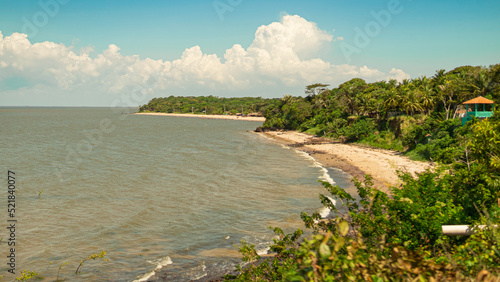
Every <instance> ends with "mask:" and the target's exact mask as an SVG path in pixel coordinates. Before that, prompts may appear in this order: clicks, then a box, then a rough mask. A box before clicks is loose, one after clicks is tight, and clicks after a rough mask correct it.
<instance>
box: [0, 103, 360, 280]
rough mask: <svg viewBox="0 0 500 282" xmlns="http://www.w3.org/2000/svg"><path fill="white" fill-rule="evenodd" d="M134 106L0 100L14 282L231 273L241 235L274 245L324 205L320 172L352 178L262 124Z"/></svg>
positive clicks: (342, 180)
mask: <svg viewBox="0 0 500 282" xmlns="http://www.w3.org/2000/svg"><path fill="white" fill-rule="evenodd" d="M135 111H137V109H128V108H114V109H110V108H33V107H29V108H22V107H8V108H7V107H3V108H0V120H1V122H0V171H1V173H2V175H3V177H2V179H3V181H2V183H3V184H2V185H0V187H1V191H2V192H1V195H2V203H1V205H2V207H3V208H2V209H0V210H1V212H0V218H1V219H2V222H3V224H4V226H5V227H4V228H2V229H1V230H2V231H1V232H0V237H2V241H1V243H0V275H3V276H4V279H5V278H6V279H7V281H11V280H14V279H15V277H20V276H21V271H22V270H27V271H35V272H37V273H39V274H40V275H41V276H43V277H44V278H45V280H46V281H53V280H55V279H56V278H57V277H58V278H59V279H67V280H69V281H146V280H147V279H155V278H157V277H158V276H159V275H160V274H161V275H163V277H168V280H169V281H187V280H195V279H200V278H203V277H206V276H207V275H209V274H210V272H213V271H221V270H233V269H234V267H235V265H236V264H237V263H239V262H241V261H240V260H239V259H238V258H237V247H236V246H238V245H239V243H240V241H241V240H242V239H243V240H245V241H247V242H248V243H250V244H255V245H256V247H257V249H258V250H259V251H260V252H261V253H265V252H266V248H267V246H268V245H269V243H270V242H272V238H273V236H274V234H273V232H272V230H270V229H269V228H268V227H269V226H273V227H274V226H276V227H281V228H283V229H284V230H285V231H288V232H290V231H293V230H294V229H295V228H301V226H302V225H301V221H300V212H302V211H305V212H308V213H312V212H314V211H317V210H319V209H321V207H322V205H321V203H320V201H319V198H318V195H319V194H320V193H325V192H326V191H325V190H324V189H323V186H322V185H321V183H319V182H318V180H330V181H334V182H336V183H337V184H339V185H341V186H342V185H344V186H345V185H351V184H350V182H349V176H348V175H345V174H343V173H342V172H340V171H338V170H334V169H330V168H323V167H321V166H320V165H319V164H318V163H316V162H315V161H314V160H313V159H312V158H310V157H309V156H308V155H307V154H304V153H300V152H297V151H295V150H294V149H291V148H287V147H284V146H282V145H279V144H277V143H275V142H272V141H270V140H267V139H266V138H265V137H263V136H261V135H258V134H255V133H253V132H251V131H252V130H254V129H255V128H256V127H257V126H259V125H261V124H262V123H261V122H249V121H233V120H214V119H198V118H185V117H163V116H141V115H130V114H128V113H132V112H135ZM9 175H10V177H9ZM9 181H10V182H9ZM12 185H13V186H12ZM12 204H14V205H15V208H14V211H12V209H11V208H13V206H12ZM9 205H10V206H9ZM9 209H11V211H9ZM12 224H14V228H12ZM9 227H11V228H10V229H9ZM12 229H13V230H12ZM12 239H13V240H12ZM9 240H10V241H9ZM12 243H15V245H14V246H13V245H12ZM12 249H14V250H12ZM101 251H105V252H106V258H107V259H108V260H107V261H104V260H101V259H99V258H97V259H90V260H88V261H85V262H84V264H83V266H82V267H81V271H80V273H79V274H75V271H76V269H77V268H78V266H79V264H80V262H81V260H82V259H86V258H88V257H89V256H90V255H92V254H99V253H100V252H101ZM12 254H14V257H12ZM9 256H10V257H9ZM12 261H13V262H12ZM9 263H10V265H9ZM12 263H14V265H12ZM12 268H14V270H12ZM9 270H12V272H15V274H12V273H11V272H9Z"/></svg>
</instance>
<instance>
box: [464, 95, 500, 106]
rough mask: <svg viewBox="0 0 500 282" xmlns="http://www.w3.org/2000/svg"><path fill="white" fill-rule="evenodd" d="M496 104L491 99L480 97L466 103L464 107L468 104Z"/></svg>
mask: <svg viewBox="0 0 500 282" xmlns="http://www.w3.org/2000/svg"><path fill="white" fill-rule="evenodd" d="M494 103H495V102H493V101H491V100H489V99H486V98H484V97H483V96H479V97H477V98H474V99H472V100H469V101H467V102H464V105H467V104H494Z"/></svg>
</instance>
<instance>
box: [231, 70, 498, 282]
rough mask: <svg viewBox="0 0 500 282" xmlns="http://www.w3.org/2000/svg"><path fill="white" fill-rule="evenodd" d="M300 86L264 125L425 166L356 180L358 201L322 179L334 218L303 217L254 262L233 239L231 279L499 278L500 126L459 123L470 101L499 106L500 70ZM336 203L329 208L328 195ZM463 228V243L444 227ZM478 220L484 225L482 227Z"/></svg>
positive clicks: (252, 251)
mask: <svg viewBox="0 0 500 282" xmlns="http://www.w3.org/2000/svg"><path fill="white" fill-rule="evenodd" d="M327 86H328V85H324V84H315V85H311V86H308V87H307V88H306V92H308V95H307V97H305V98H302V97H292V96H285V97H283V98H282V99H280V101H279V102H278V103H276V104H275V105H274V107H269V108H268V109H267V111H266V113H265V117H266V122H265V123H264V125H263V130H273V129H280V130H281V129H284V130H299V131H304V132H308V133H312V134H315V135H319V136H325V137H329V138H331V139H333V140H336V141H339V142H357V143H361V144H367V145H370V146H375V147H381V148H386V149H393V150H397V151H401V152H404V153H406V154H407V155H409V156H411V157H413V158H417V159H421V160H429V161H434V162H436V163H437V164H438V166H437V168H436V169H434V170H432V171H431V170H428V171H426V172H423V173H421V174H419V175H418V176H417V177H416V178H414V177H412V176H411V175H410V174H405V173H400V179H401V181H402V184H401V185H400V186H398V187H392V188H390V192H389V193H384V192H382V191H379V190H377V189H375V188H373V183H372V178H371V177H370V176H369V175H367V176H365V179H364V180H363V181H358V180H357V179H354V183H355V186H356V188H357V195H350V194H348V193H347V192H345V191H344V190H343V189H342V188H341V187H338V186H333V185H331V184H329V183H327V182H323V185H324V187H325V189H326V192H327V193H326V195H320V200H321V202H322V203H323V205H324V206H326V207H328V208H330V209H331V210H332V211H333V217H331V218H327V219H324V218H321V216H320V215H319V214H318V213H314V214H312V215H308V214H306V213H302V215H301V217H302V219H303V221H304V223H305V226H306V228H308V229H310V230H311V231H312V232H313V235H312V236H308V237H305V238H304V237H303V236H302V234H303V232H302V231H301V230H296V231H295V232H294V233H292V234H284V233H283V231H282V230H281V229H279V228H274V232H275V233H276V235H277V236H278V237H279V238H278V239H275V241H274V244H273V245H272V246H271V251H272V252H273V253H274V254H275V255H274V256H273V257H270V258H266V259H262V258H261V257H260V256H259V255H258V254H257V252H256V251H255V249H254V247H253V246H251V245H248V244H247V243H246V242H244V241H242V244H241V247H240V252H241V253H242V254H243V258H244V261H245V262H246V267H244V268H240V274H239V275H235V276H231V275H228V276H226V277H225V279H226V280H237V281H337V280H339V281H401V280H403V281H407V280H408V281H416V280H420V281H437V280H453V281H471V280H477V281H498V279H500V232H499V231H500V230H499V224H500V208H499V205H500V119H499V118H498V114H497V113H495V114H494V115H493V116H492V117H491V118H489V119H485V120H477V119H473V120H472V121H469V122H467V123H466V124H465V126H462V122H461V120H460V119H459V118H458V117H459V116H460V114H461V113H463V110H462V109H461V106H460V105H461V104H462V103H463V102H465V101H467V100H469V99H472V98H475V97H477V96H483V97H486V98H488V99H491V100H493V101H495V102H496V103H498V102H500V65H494V66H490V67H488V68H483V67H470V66H465V67H459V68H456V69H454V70H452V71H449V72H445V71H443V70H440V71H438V72H437V73H436V75H434V76H433V77H432V78H426V77H421V78H417V79H413V80H405V81H403V82H401V83H397V82H396V81H389V82H385V81H380V82H375V83H366V82H365V81H363V80H362V79H357V78H355V79H352V80H350V81H348V82H345V83H343V84H341V85H340V86H339V87H337V88H333V89H328V88H327ZM327 196H328V197H332V198H334V199H335V200H336V201H337V205H334V204H332V201H330V199H329V198H328V197H327ZM458 224H460V225H470V226H472V227H473V229H472V230H473V231H474V232H473V235H471V236H445V235H443V233H442V231H441V226H442V225H458ZM479 225H482V226H485V228H479V227H478V226H479Z"/></svg>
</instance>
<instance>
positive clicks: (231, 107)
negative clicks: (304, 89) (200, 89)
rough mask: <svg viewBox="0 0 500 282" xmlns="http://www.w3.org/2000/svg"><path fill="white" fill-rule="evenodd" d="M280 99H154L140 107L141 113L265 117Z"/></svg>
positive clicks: (209, 97) (211, 97)
mask: <svg viewBox="0 0 500 282" xmlns="http://www.w3.org/2000/svg"><path fill="white" fill-rule="evenodd" d="M278 101H279V99H264V98H260V97H242V98H219V97H214V96H200V97H180V96H179V97H176V96H170V97H165V98H154V99H152V100H151V101H149V102H148V103H147V104H145V105H142V106H140V107H139V112H157V113H183V114H210V115H224V114H227V115H236V114H244V115H248V114H258V115H263V114H264V113H265V112H266V111H267V108H268V107H270V106H272V105H274V104H275V103H277V102H278Z"/></svg>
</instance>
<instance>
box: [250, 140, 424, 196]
mask: <svg viewBox="0 0 500 282" xmlns="http://www.w3.org/2000/svg"><path fill="white" fill-rule="evenodd" d="M258 134H262V135H264V136H266V137H267V138H270V139H273V140H274V141H275V142H278V143H281V144H283V145H287V146H290V147H293V148H295V149H297V150H299V151H302V152H305V153H307V154H309V155H310V156H311V157H313V158H314V159H315V160H316V161H317V162H319V163H320V164H321V165H323V166H324V167H326V168H328V167H335V168H338V169H341V170H342V171H344V172H346V173H348V174H349V175H351V176H352V177H356V178H357V179H358V180H360V181H363V180H364V179H365V175H366V174H369V175H371V176H372V177H373V185H374V187H375V188H377V189H379V190H380V191H383V192H385V193H389V192H390V191H389V187H391V186H392V187H394V186H398V185H400V184H401V181H400V180H399V177H398V175H397V171H398V170H399V171H403V172H409V173H411V174H412V175H413V176H415V175H416V174H417V173H420V172H423V171H425V170H426V169H429V168H431V167H432V165H431V164H430V163H428V162H419V161H412V160H410V159H409V158H408V157H406V156H402V155H401V153H399V152H395V151H390V150H384V149H376V148H369V147H363V146H360V145H355V144H343V143H340V142H335V141H332V140H329V139H327V138H323V137H315V136H311V135H308V134H305V133H301V132H297V131H281V132H280V131H268V132H263V133H258Z"/></svg>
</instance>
